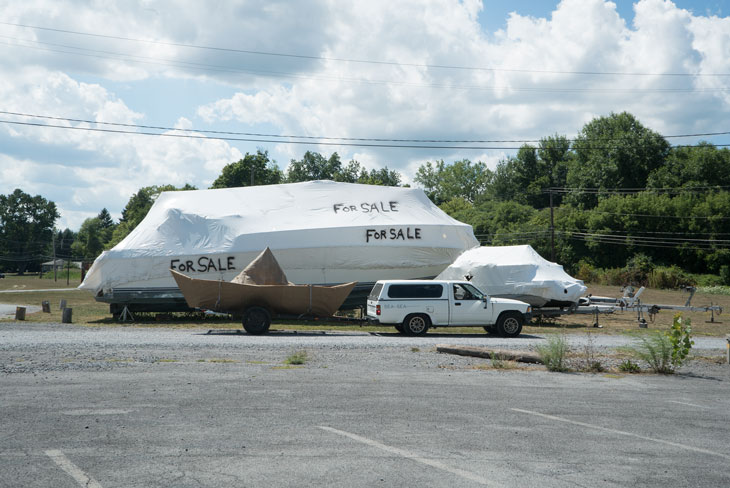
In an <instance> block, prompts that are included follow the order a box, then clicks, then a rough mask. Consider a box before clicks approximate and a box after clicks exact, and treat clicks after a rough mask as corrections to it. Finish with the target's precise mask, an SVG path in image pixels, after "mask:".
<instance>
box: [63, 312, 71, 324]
mask: <svg viewBox="0 0 730 488" xmlns="http://www.w3.org/2000/svg"><path fill="white" fill-rule="evenodd" d="M72 314H73V308H64V309H63V312H62V313H61V322H62V323H64V324H70V323H72V322H71V316H72Z"/></svg>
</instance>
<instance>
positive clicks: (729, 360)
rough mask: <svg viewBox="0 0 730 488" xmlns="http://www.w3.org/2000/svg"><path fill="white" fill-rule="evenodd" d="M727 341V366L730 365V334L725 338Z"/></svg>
mask: <svg viewBox="0 0 730 488" xmlns="http://www.w3.org/2000/svg"><path fill="white" fill-rule="evenodd" d="M725 339H727V364H730V334H728V335H726V336H725Z"/></svg>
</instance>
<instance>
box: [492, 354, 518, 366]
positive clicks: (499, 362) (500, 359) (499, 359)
mask: <svg viewBox="0 0 730 488" xmlns="http://www.w3.org/2000/svg"><path fill="white" fill-rule="evenodd" d="M490 360H491V361H492V367H493V368H494V369H511V368H513V367H514V366H513V365H512V363H510V362H509V361H507V360H506V359H505V358H504V356H503V355H502V354H499V353H495V354H492V357H491V358H490Z"/></svg>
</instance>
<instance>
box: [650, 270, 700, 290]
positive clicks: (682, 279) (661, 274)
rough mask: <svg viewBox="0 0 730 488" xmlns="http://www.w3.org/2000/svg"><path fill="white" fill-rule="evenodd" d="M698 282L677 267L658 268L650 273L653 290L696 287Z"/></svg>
mask: <svg viewBox="0 0 730 488" xmlns="http://www.w3.org/2000/svg"><path fill="white" fill-rule="evenodd" d="M696 284H697V281H696V280H695V279H694V278H693V277H692V276H691V275H690V274H688V273H685V272H684V271H683V270H681V269H680V268H678V267H677V266H669V267H658V268H656V269H654V271H652V272H651V273H649V286H650V287H651V288H681V287H683V286H695V285H696Z"/></svg>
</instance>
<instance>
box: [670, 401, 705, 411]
mask: <svg viewBox="0 0 730 488" xmlns="http://www.w3.org/2000/svg"><path fill="white" fill-rule="evenodd" d="M667 403H679V404H680V405H689V406H690V407H697V408H707V409H709V408H710V407H705V406H704V405H697V404H696V403H689V402H680V401H678V400H667Z"/></svg>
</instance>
